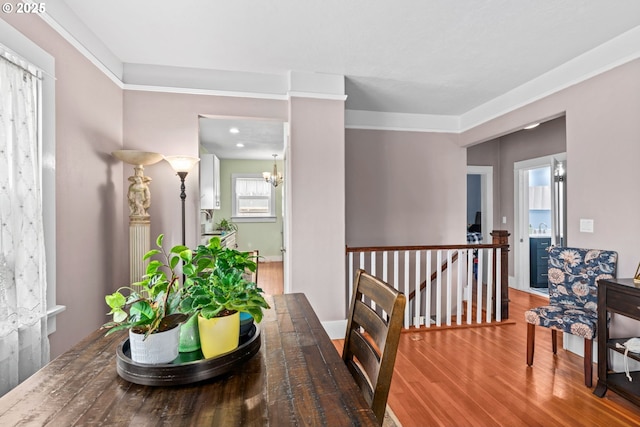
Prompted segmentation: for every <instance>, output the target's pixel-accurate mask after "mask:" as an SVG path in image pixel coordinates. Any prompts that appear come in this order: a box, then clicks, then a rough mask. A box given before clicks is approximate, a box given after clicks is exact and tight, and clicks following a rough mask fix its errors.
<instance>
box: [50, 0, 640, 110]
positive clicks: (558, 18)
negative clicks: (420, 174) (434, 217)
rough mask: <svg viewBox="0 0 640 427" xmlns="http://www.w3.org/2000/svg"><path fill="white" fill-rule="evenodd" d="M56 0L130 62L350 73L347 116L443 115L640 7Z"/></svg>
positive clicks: (607, 36)
mask: <svg viewBox="0 0 640 427" xmlns="http://www.w3.org/2000/svg"><path fill="white" fill-rule="evenodd" d="M58 1H63V2H64V3H66V5H67V6H68V7H69V8H70V9H71V10H72V11H73V12H74V13H75V15H77V17H78V18H79V19H80V21H82V22H83V23H84V24H85V25H86V26H87V27H88V29H90V31H91V32H92V33H93V34H95V36H97V38H98V39H99V40H101V41H102V43H104V46H105V47H106V49H107V50H108V51H110V52H111V53H112V54H113V55H114V56H115V57H116V58H118V60H119V61H121V62H122V63H124V64H125V66H126V64H146V65H154V66H171V67H187V68H195V69H203V70H217V71H218V72H220V71H240V72H251V73H263V74H265V75H277V76H286V75H287V73H288V72H289V71H299V72H315V73H328V74H334V75H344V76H345V91H346V95H347V100H346V108H347V110H365V111H373V112H392V113H410V114H425V115H443V116H460V115H462V114H465V113H467V112H469V111H471V110H473V109H475V108H478V107H479V106H482V105H483V104H485V103H488V102H490V101H491V100H494V99H496V98H498V97H500V96H502V95H504V94H506V93H508V92H509V91H512V90H514V89H516V88H518V87H519V86H521V85H523V84H525V83H527V82H530V81H531V80H533V79H536V78H538V77H540V76H542V75H544V74H545V73H548V72H550V71H551V70H554V69H556V68H558V67H561V66H562V65H563V64H566V63H567V62H569V61H571V60H574V59H575V58H577V57H579V56H580V55H583V54H585V53H587V52H589V51H592V50H593V49H594V48H596V47H598V46H600V45H603V44H605V43H607V42H609V41H611V40H613V39H615V38H616V37H618V36H620V35H622V34H623V33H625V32H628V31H629V30H632V29H634V28H635V27H638V26H639V25H640V1H637V0H616V1H610V0H588V1H581V0H536V1H514V0H455V1H453V0H403V1H398V2H391V1H384V0H322V1H320V0H315V1H313V0H307V1H301V0H272V1H255V0H234V1H215V0H181V1H175V0H136V1H131V0H109V1H104V0H58ZM54 4H55V2H54ZM47 7H48V9H49V3H48V4H47ZM51 9H53V7H52V8H51Z"/></svg>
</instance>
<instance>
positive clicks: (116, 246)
mask: <svg viewBox="0 0 640 427" xmlns="http://www.w3.org/2000/svg"><path fill="white" fill-rule="evenodd" d="M1 16H2V19H4V20H5V21H7V22H8V23H9V24H11V25H12V26H14V27H15V28H16V29H17V30H19V31H20V32H22V33H23V34H24V35H25V36H27V37H28V38H29V39H31V40H32V41H33V42H34V43H36V44H37V45H39V46H40V47H41V48H42V49H44V50H45V51H47V52H48V53H49V54H50V55H52V56H53V57H54V58H55V63H56V84H55V86H56V88H55V90H56V121H55V123H56V233H57V242H56V256H57V266H56V267H57V275H56V276H57V278H56V282H57V302H58V304H61V305H66V306H67V309H66V311H64V312H63V313H61V314H60V315H58V317H57V332H55V333H54V334H52V335H51V337H50V338H51V357H52V358H54V357H56V356H57V355H59V354H60V353H62V352H64V351H66V350H67V349H68V348H69V347H70V346H72V345H73V344H75V343H76V342H77V341H79V340H80V339H82V338H84V337H85V336H86V335H87V334H89V333H90V332H92V331H94V330H95V329H97V328H98V327H99V326H100V325H101V324H102V323H104V321H105V320H106V319H107V317H106V315H105V314H106V313H107V312H108V309H107V306H106V304H105V302H104V295H105V294H107V293H108V292H111V291H112V289H113V288H114V285H115V284H122V283H123V281H125V280H126V278H127V277H128V265H127V262H128V261H127V254H126V247H127V243H126V241H125V240H124V236H125V234H124V233H125V228H124V223H123V215H122V212H123V203H124V196H123V186H122V174H123V169H122V163H121V162H119V161H117V160H116V159H114V158H113V157H111V155H110V154H109V153H111V152H112V151H113V150H118V149H120V148H121V145H122V90H121V89H120V88H118V87H117V86H116V85H115V84H114V83H113V82H112V81H110V80H109V79H108V78H107V77H105V75H104V74H103V73H102V72H100V71H99V70H98V69H97V68H96V67H95V66H93V65H92V64H91V63H90V62H89V61H88V60H87V59H86V58H85V57H84V56H82V55H80V53H78V51H77V50H76V49H74V48H73V47H72V46H71V45H69V44H68V43H67V42H66V41H64V40H63V39H62V38H61V37H60V36H59V35H58V34H57V33H56V32H55V31H53V30H52V29H51V28H50V27H49V26H48V25H47V24H45V23H44V22H43V21H42V20H41V19H40V18H38V17H37V16H35V15H18V14H3V15H1ZM0 42H1V40H0Z"/></svg>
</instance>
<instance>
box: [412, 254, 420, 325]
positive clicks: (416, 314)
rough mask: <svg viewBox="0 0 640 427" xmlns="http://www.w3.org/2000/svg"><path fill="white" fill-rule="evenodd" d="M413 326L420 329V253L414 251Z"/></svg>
mask: <svg viewBox="0 0 640 427" xmlns="http://www.w3.org/2000/svg"><path fill="white" fill-rule="evenodd" d="M415 289H416V292H415V298H414V303H415V304H414V312H413V326H415V327H416V328H419V327H420V251H416V284H415Z"/></svg>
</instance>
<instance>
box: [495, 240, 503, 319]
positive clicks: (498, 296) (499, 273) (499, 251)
mask: <svg viewBox="0 0 640 427" xmlns="http://www.w3.org/2000/svg"><path fill="white" fill-rule="evenodd" d="M501 296H502V249H501V248H498V249H496V321H497V322H501V321H502V298H501Z"/></svg>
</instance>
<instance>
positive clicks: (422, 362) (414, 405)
mask: <svg viewBox="0 0 640 427" xmlns="http://www.w3.org/2000/svg"><path fill="white" fill-rule="evenodd" d="M269 264H279V265H272V266H269ZM281 266H282V264H281V263H264V264H260V267H259V274H258V283H259V284H260V286H261V287H262V288H263V289H265V292H266V293H269V292H278V291H279V292H282V268H281ZM278 267H280V270H279V272H278ZM271 277H273V278H274V279H273V280H274V283H273V285H272V284H271V283H270V281H271V280H272V279H271ZM267 289H268V290H269V291H268V292H267V291H266V290H267ZM509 297H510V301H511V303H510V310H509V311H510V320H512V321H513V322H510V324H508V325H504V326H487V327H475V328H467V329H447V330H438V331H435V330H434V331H427V332H405V333H403V334H402V337H401V338H400V344H399V347H398V356H397V358H396V366H395V370H394V376H393V380H392V383H391V392H390V395H389V401H388V405H389V406H390V407H391V409H392V410H393V412H394V413H395V415H396V416H397V418H398V419H399V421H400V422H401V423H402V425H403V426H404V427H412V426H419V427H423V426H452V427H466V426H477V427H484V426H505V427H517V426H542V427H547V426H554V427H555V426H567V427H577V426H594V427H595V426H598V427H599V426H602V427H605V426H606V427H611V426H640V407H638V406H635V405H633V404H631V403H629V402H628V401H627V400H625V399H623V398H621V397H620V396H618V395H616V394H615V393H614V392H612V391H608V392H607V394H606V395H605V397H604V398H602V399H600V398H598V397H596V396H595V395H594V394H593V388H587V387H585V386H584V372H583V365H582V358H581V357H579V356H577V355H575V354H573V353H570V352H568V351H566V350H563V349H562V345H561V342H562V341H561V339H562V338H561V337H562V334H561V333H559V334H558V340H559V341H558V342H559V343H560V344H559V345H558V354H557V355H556V356H554V355H553V353H552V352H551V332H550V331H549V330H547V329H545V328H537V331H536V352H535V358H534V364H533V367H528V366H527V364H526V322H525V321H524V311H525V310H526V309H528V308H530V307H535V306H538V305H543V304H544V303H545V301H546V299H545V298H543V297H541V296H538V295H534V294H529V293H526V292H522V291H517V290H513V289H510V291H509ZM342 341H343V340H334V345H335V347H336V348H337V349H338V351H339V352H341V351H342V345H343V343H342ZM596 372H597V366H596V365H594V378H593V382H594V386H595V384H596V382H597V378H596Z"/></svg>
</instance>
